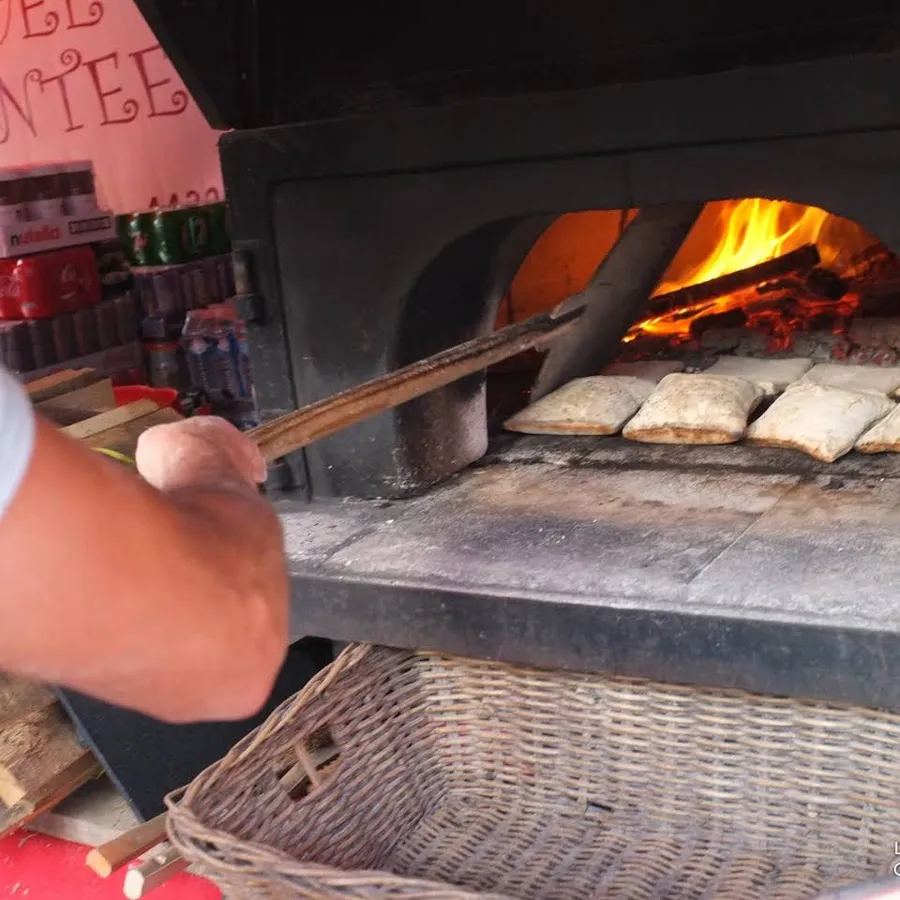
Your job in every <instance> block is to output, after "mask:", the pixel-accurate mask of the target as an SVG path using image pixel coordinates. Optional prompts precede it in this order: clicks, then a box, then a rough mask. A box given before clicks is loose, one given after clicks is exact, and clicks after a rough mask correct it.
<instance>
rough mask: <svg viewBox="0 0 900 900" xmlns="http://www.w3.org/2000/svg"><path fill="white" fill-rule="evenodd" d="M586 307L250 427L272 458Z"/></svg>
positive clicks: (543, 338)
mask: <svg viewBox="0 0 900 900" xmlns="http://www.w3.org/2000/svg"><path fill="white" fill-rule="evenodd" d="M582 312H583V307H576V308H574V309H571V310H567V311H566V312H562V313H557V312H553V313H546V314H544V315H540V316H533V317H532V318H530V319H526V320H525V321H524V322H519V323H518V324H516V325H509V326H507V327H506V328H501V329H500V330H499V331H495V332H494V333H493V334H489V335H487V336H486V337H481V338H476V339H475V340H472V341H466V342H465V343H463V344H459V345H458V346H456V347H452V348H450V349H449V350H444V351H442V352H440V353H436V354H435V355H434V356H429V357H428V358H427V359H423V360H421V361H419V362H416V363H412V364H411V365H408V366H404V367H403V368H402V369H397V370H396V371H395V372H390V373H388V374H387V375H382V376H381V377H379V378H375V379H373V380H371V381H367V382H365V383H364V384H361V385H359V386H358V387H355V388H350V389H348V390H346V391H342V392H341V393H339V394H336V395H335V396H333V397H329V398H327V399H325V400H320V401H318V402H317V403H311V404H310V405H309V406H306V407H304V408H303V409H299V410H297V411H296V412H293V413H288V414H287V415H285V416H280V417H279V418H277V419H273V420H272V421H271V422H267V423H265V424H264V425H260V426H259V427H258V428H254V429H252V430H251V431H249V432H247V434H248V436H249V437H251V438H252V439H253V440H254V441H256V444H257V445H258V446H259V448H260V450H261V451H262V454H263V456H264V457H265V458H266V460H267V461H268V462H271V461H272V460H275V459H278V458H279V457H282V456H285V455H287V454H288V453H292V452H293V451H294V450H299V449H301V448H302V447H305V446H307V445H308V444H311V443H313V442H314V441H318V440H321V439H322V438H325V437H329V436H330V435H332V434H336V433H337V432H339V431H342V430H343V429H344V428H348V427H349V426H350V425H355V424H356V423H357V422H361V421H362V420H364V419H368V418H370V417H372V416H375V415H377V414H378V413H381V412H384V411H385V410H388V409H393V408H394V407H395V406H400V405H401V404H402V403H407V402H409V401H410V400H413V399H415V398H416V397H421V396H422V395H423V394H427V393H429V392H430V391H433V390H436V389H437V388H440V387H444V386H445V385H448V384H451V383H452V382H454V381H459V379H460V378H465V377H466V376H467V375H474V374H475V373H476V372H480V371H482V370H484V369H486V368H488V367H489V366H492V365H494V363H497V362H501V361H502V360H504V359H509V358H510V357H511V356H515V355H516V354H517V353H521V352H522V351H524V350H531V349H533V348H535V347H539V346H543V345H545V344H547V343H549V342H551V341H553V340H555V339H556V338H558V337H560V336H561V335H562V334H564V333H565V332H567V331H568V330H569V329H570V328H571V327H572V326H573V325H574V323H575V322H576V321H577V320H578V319H579V318H580V316H581V314H582Z"/></svg>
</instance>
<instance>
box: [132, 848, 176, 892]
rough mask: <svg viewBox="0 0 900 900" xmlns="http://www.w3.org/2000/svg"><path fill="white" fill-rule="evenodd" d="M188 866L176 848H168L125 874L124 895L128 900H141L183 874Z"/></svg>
mask: <svg viewBox="0 0 900 900" xmlns="http://www.w3.org/2000/svg"><path fill="white" fill-rule="evenodd" d="M188 865H189V864H188V861H187V860H186V859H184V857H182V856H181V855H180V854H179V853H178V851H177V850H176V849H175V848H174V847H167V848H166V849H165V850H164V851H163V852H162V853H159V854H156V855H155V856H152V857H151V858H150V859H148V860H146V861H145V862H143V863H141V864H140V865H139V866H138V867H137V868H136V869H131V871H129V872H127V873H126V874H125V884H124V885H123V893H124V894H125V896H126V897H127V898H128V900H141V898H143V897H146V896H147V894H149V893H150V891H152V890H155V889H156V888H158V887H160V886H161V885H163V884H165V882H167V881H168V880H169V879H170V878H171V877H172V876H173V875H177V874H178V873H179V872H183V871H184V870H185V869H187V867H188Z"/></svg>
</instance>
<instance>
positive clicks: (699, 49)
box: [136, 0, 900, 128]
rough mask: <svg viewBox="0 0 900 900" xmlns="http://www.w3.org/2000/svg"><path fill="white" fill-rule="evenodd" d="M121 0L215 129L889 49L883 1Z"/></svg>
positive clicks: (894, 23) (893, 30)
mask: <svg viewBox="0 0 900 900" xmlns="http://www.w3.org/2000/svg"><path fill="white" fill-rule="evenodd" d="M136 2H137V5H138V6H139V7H140V9H141V11H142V12H143V14H144V16H145V17H146V18H147V20H148V21H149V23H150V25H151V26H152V27H153V29H154V30H155V31H156V33H157V35H158V36H159V38H160V40H161V42H162V44H163V46H164V47H165V49H166V51H167V52H168V54H169V56H170V57H171V58H172V60H173V61H174V62H175V64H176V66H177V67H178V68H179V70H180V72H181V75H182V77H183V78H184V80H185V82H186V83H187V85H188V87H189V88H190V89H191V91H192V93H193V95H194V97H195V99H196V100H197V102H198V103H199V104H200V106H201V107H202V109H203V111H204V112H205V114H206V116H207V118H208V119H209V121H210V123H211V124H212V125H213V126H215V127H219V128H261V127H267V126H272V125H284V124H288V123H292V122H301V121H310V120H313V119H320V118H329V117H335V116H337V117H340V116H345V115H350V114H358V113H372V112H379V111H382V112H383V111H389V110H396V109H399V108H406V107H409V106H434V105H442V104H447V103H451V102H456V101H461V100H471V99H475V98H479V97H481V98H483V97H500V96H511V95H516V94H526V93H535V92H540V91H556V90H567V89H573V88H584V87H593V86H597V85H601V84H611V83H622V82H633V81H647V80H655V79H660V78H672V77H680V76H685V75H700V74H707V73H711V72H722V71H727V70H730V69H738V68H742V67H745V66H755V65H767V64H773V63H786V62H787V63H795V62H801V61H804V60H807V61H808V60H813V59H823V58H827V57H833V56H841V55H856V54H859V53H872V52H882V51H891V50H893V49H895V48H896V42H897V38H898V30H897V29H898V22H900V18H898V12H897V9H896V5H895V4H892V3H890V2H885V0H862V2H857V3H854V4H843V5H837V4H834V5H833V6H834V7H835V8H834V9H829V8H828V7H827V5H826V6H824V7H823V5H822V4H820V3H813V2H796V0H794V2H774V0H756V2H751V3H746V4H742V5H741V6H740V7H735V6H734V5H733V4H732V5H729V4H721V3H714V2H710V0H680V2H671V0H632V2H627V3H626V2H615V3H584V2H582V0H552V2H551V0H487V2H484V0H455V2H446V0H439V2H432V3H428V2H423V0H365V2H364V0H181V2H178V0H136ZM772 100H773V102H776V101H777V97H773V98H772ZM706 112H708V113H709V114H710V115H712V116H715V115H716V112H717V111H716V110H715V109H708V110H706Z"/></svg>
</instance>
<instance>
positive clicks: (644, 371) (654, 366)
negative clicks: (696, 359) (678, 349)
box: [602, 359, 684, 384]
mask: <svg viewBox="0 0 900 900" xmlns="http://www.w3.org/2000/svg"><path fill="white" fill-rule="evenodd" d="M683 371H684V363H683V362H682V361H681V360H679V359H643V360H638V361H637V362H615V363H611V364H610V365H608V366H607V367H606V368H605V369H604V370H603V372H602V374H603V375H629V376H630V377H632V378H643V379H644V380H645V381H652V382H653V383H654V384H659V382H660V381H662V380H663V378H665V377H666V375H672V374H673V373H674V372H683Z"/></svg>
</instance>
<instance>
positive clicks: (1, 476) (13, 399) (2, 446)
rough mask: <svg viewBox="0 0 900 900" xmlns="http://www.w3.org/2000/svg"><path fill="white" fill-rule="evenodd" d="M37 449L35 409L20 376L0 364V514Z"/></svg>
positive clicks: (20, 481)
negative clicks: (35, 442)
mask: <svg viewBox="0 0 900 900" xmlns="http://www.w3.org/2000/svg"><path fill="white" fill-rule="evenodd" d="M33 450H34V410H33V408H32V406H31V401H30V400H29V399H28V393H27V391H26V390H25V388H24V386H23V385H22V384H21V383H20V382H19V380H18V379H17V378H16V377H15V376H14V375H12V374H11V373H10V372H8V371H7V370H6V369H4V368H3V367H2V366H0V517H2V516H3V515H4V514H5V513H6V510H7V508H8V507H9V504H10V503H11V502H12V499H13V497H15V495H16V492H17V491H18V489H19V486H20V485H21V483H22V480H23V479H24V478H25V473H26V472H27V471H28V464H29V463H30V462H31V454H32V451H33Z"/></svg>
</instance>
